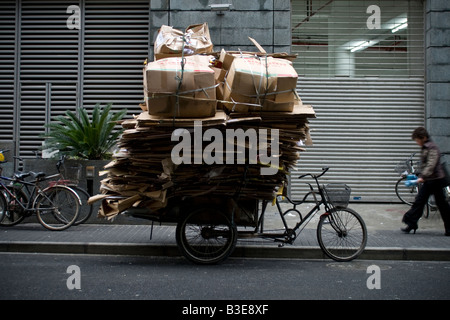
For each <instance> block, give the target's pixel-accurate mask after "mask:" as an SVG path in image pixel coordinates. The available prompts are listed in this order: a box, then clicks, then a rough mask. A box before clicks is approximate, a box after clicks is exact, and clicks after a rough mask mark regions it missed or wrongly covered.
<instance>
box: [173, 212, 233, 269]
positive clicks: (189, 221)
mask: <svg viewBox="0 0 450 320" xmlns="http://www.w3.org/2000/svg"><path fill="white" fill-rule="evenodd" d="M176 240H177V245H178V248H179V249H180V251H181V253H182V254H183V255H184V256H185V257H186V258H187V259H188V260H190V261H192V262H194V263H197V264H215V263H219V262H222V261H223V260H225V259H226V258H228V256H229V255H230V254H231V253H232V252H233V250H234V248H235V247H236V242H237V228H236V225H235V224H234V223H233V222H232V221H231V219H230V217H229V216H228V215H227V214H225V213H224V212H223V211H221V210H220V209H219V208H212V207H204V208H196V209H194V210H193V211H192V212H191V213H189V214H188V215H187V216H186V217H185V218H184V219H182V220H181V221H180V222H178V224H177V229H176Z"/></svg>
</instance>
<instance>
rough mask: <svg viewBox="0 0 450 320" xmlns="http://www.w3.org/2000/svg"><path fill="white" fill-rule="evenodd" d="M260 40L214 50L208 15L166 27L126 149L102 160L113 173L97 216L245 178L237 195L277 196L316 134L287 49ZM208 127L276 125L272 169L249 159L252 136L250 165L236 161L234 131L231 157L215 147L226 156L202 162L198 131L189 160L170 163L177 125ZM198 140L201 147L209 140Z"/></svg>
mask: <svg viewBox="0 0 450 320" xmlns="http://www.w3.org/2000/svg"><path fill="white" fill-rule="evenodd" d="M180 39H182V40H180ZM187 39H188V40H187ZM180 41H181V42H180ZM183 41H184V42H183ZM256 45H257V47H258V48H260V52H256V53H248V52H246V53H241V52H226V51H224V50H222V51H221V52H220V53H212V52H211V51H212V43H211V41H210V39H209V31H208V28H207V24H202V25H195V26H190V27H188V28H187V31H185V32H184V33H183V32H180V31H177V30H174V29H173V28H170V27H167V26H163V27H162V28H161V30H160V34H159V35H158V38H157V39H156V41H155V61H153V62H150V63H148V64H146V65H145V67H144V72H143V78H144V85H143V87H144V97H145V104H141V108H142V109H143V112H142V113H141V114H140V115H139V116H136V117H135V118H134V119H130V120H125V121H123V123H122V126H123V127H124V129H125V131H124V133H123V134H122V136H121V137H120V139H119V141H118V147H119V149H120V152H118V153H117V154H115V156H114V160H113V161H112V162H111V163H109V164H108V165H107V166H106V167H105V169H106V171H107V172H108V176H107V178H106V179H104V180H103V181H102V184H101V188H100V191H101V194H100V195H97V196H94V197H92V198H91V200H90V201H91V202H94V201H96V200H102V205H101V208H100V211H99V216H102V217H107V218H112V217H114V216H116V215H117V214H119V213H120V212H123V211H125V210H127V209H130V208H144V209H148V210H149V212H151V214H152V215H155V214H156V215H158V214H164V209H165V208H166V207H167V205H168V203H169V202H170V201H171V200H174V201H175V200H176V199H179V198H186V197H200V196H203V197H204V196H206V197H210V196H216V195H218V196H233V195H234V194H235V192H236V190H237V188H239V187H240V186H242V189H241V193H240V199H266V200H271V199H272V198H273V196H274V194H275V192H276V191H277V189H278V188H279V187H280V186H281V185H282V184H283V183H286V182H287V175H288V174H289V170H290V169H292V168H293V167H294V166H295V164H296V163H297V161H298V159H299V152H300V151H303V149H302V148H301V147H300V146H299V144H298V143H299V141H306V143H307V144H308V142H310V137H309V126H308V118H311V117H315V113H314V110H313V109H312V107H311V106H309V105H303V104H302V102H301V100H300V98H299V97H298V96H297V94H296V92H295V88H296V84H297V78H298V76H297V73H296V72H295V70H294V69H293V67H292V64H291V62H290V61H289V60H288V59H284V58H285V57H286V56H288V55H286V54H267V53H265V52H261V51H263V50H262V48H261V47H260V46H259V45H258V44H257V43H256ZM198 52H201V53H206V54H207V55H205V54H201V55H200V54H198ZM180 56H181V57H180ZM279 57H282V58H279ZM211 62H215V63H214V65H213V66H212V65H211ZM199 123H200V124H201V128H200V129H199V127H198V124H199ZM208 129H215V130H216V131H215V132H216V133H217V132H220V133H221V134H222V137H226V134H227V129H232V130H243V131H244V132H246V131H247V130H249V129H252V130H256V132H260V131H259V130H260V129H267V130H266V131H267V132H271V130H273V129H277V130H278V133H279V138H278V139H279V154H276V155H275V156H276V157H277V160H279V161H277V168H276V170H275V172H274V174H270V175H262V174H261V168H262V167H267V166H268V165H271V164H267V163H266V164H264V163H262V162H261V161H259V160H257V159H250V154H251V153H250V150H249V149H250V146H249V143H244V149H245V152H244V154H245V155H247V159H246V161H247V163H248V162H250V164H249V165H245V164H237V163H238V161H237V158H238V151H237V150H241V152H242V148H241V149H239V148H238V147H239V146H240V147H242V141H238V140H237V139H236V140H234V141H233V142H232V144H233V145H234V149H233V150H236V151H235V154H234V155H233V157H235V158H234V160H235V161H233V162H232V163H229V162H228V161H226V159H227V158H226V157H227V152H224V153H223V154H221V157H223V158H220V156H217V155H216V157H219V158H216V160H217V159H221V160H222V161H215V162H214V163H212V164H211V163H206V161H205V159H203V158H202V155H203V152H202V151H203V149H202V150H200V152H197V151H198V150H197V149H195V148H196V146H195V143H194V138H192V141H191V144H192V149H191V151H192V153H191V154H190V156H191V157H190V159H191V160H190V162H188V163H186V162H184V163H180V164H178V165H176V164H174V161H173V158H172V156H173V154H172V151H173V150H174V147H176V146H177V144H178V143H179V141H177V139H174V136H175V137H176V136H177V135H179V134H180V132H181V133H183V134H186V132H188V133H189V134H190V136H193V135H194V134H197V133H198V132H197V131H196V130H201V132H200V135H203V133H204V132H205V131H206V130H208ZM177 130H187V131H177ZM271 138H272V137H269V139H268V141H267V146H266V147H267V150H266V151H267V152H268V154H271V152H272V144H273V140H271ZM172 140H175V141H172ZM202 141H203V140H202ZM210 141H211V140H210ZM202 143H203V145H202V147H203V148H204V147H205V146H207V145H208V142H206V141H203V142H202ZM239 144H241V145H239ZM228 156H229V155H228ZM199 157H200V159H199ZM244 177H245V179H244ZM144 211H145V210H144Z"/></svg>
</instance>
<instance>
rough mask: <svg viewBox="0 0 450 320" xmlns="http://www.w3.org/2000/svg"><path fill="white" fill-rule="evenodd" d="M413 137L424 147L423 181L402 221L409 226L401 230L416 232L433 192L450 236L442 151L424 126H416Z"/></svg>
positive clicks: (421, 158) (419, 180)
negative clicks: (444, 189)
mask: <svg viewBox="0 0 450 320" xmlns="http://www.w3.org/2000/svg"><path fill="white" fill-rule="evenodd" d="M412 139H413V140H414V141H415V142H416V143H417V144H418V145H419V146H420V147H422V151H421V155H420V160H421V170H420V174H419V179H418V180H417V182H418V183H422V186H421V187H420V189H419V193H418V195H417V197H416V199H415V201H414V203H413V205H412V207H411V209H410V210H408V212H406V213H405V215H404V216H403V219H402V222H404V223H405V224H406V225H407V226H406V227H405V228H402V229H401V230H402V231H403V232H405V233H409V232H410V231H411V230H413V231H414V233H416V230H417V227H418V225H417V222H418V221H419V219H420V217H421V216H422V213H423V209H424V207H425V205H426V203H427V201H428V198H429V197H430V195H432V194H433V195H434V198H435V200H436V205H437V207H438V209H439V211H440V213H441V217H442V220H443V221H444V227H445V235H446V236H450V206H449V204H448V202H447V200H446V199H445V194H444V191H443V188H444V187H445V173H444V169H443V167H442V164H441V152H440V151H439V148H438V146H437V145H436V144H435V143H434V142H433V141H431V139H430V136H429V134H428V132H427V130H426V129H425V128H424V127H419V128H416V129H415V130H414V132H413V133H412Z"/></svg>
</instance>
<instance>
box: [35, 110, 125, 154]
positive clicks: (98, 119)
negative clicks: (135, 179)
mask: <svg viewBox="0 0 450 320" xmlns="http://www.w3.org/2000/svg"><path fill="white" fill-rule="evenodd" d="M111 106H112V104H111V103H109V104H107V105H106V107H105V108H101V107H100V104H96V105H95V107H94V109H93V110H92V117H91V118H90V117H89V115H88V112H87V110H86V109H84V108H81V107H79V108H78V115H77V114H76V113H74V112H72V111H70V110H67V111H66V112H65V116H57V117H55V118H54V120H55V121H54V122H52V123H50V124H48V125H47V126H46V127H47V128H48V129H49V132H48V133H47V134H46V135H45V138H46V140H45V143H44V148H46V149H48V150H50V151H51V150H58V151H59V154H61V155H66V156H68V157H69V158H73V159H85V160H105V159H109V158H111V149H112V147H113V146H114V145H115V144H116V139H117V138H118V137H119V135H120V134H121V133H122V131H123V129H121V130H114V129H115V128H114V127H115V125H116V124H117V121H119V120H121V119H122V118H123V116H124V115H125V114H126V110H125V109H124V110H121V111H118V112H111Z"/></svg>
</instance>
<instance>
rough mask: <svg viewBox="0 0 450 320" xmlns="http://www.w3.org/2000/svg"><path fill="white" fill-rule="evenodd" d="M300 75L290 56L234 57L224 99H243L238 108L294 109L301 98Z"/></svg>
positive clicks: (236, 108) (241, 109) (289, 110)
mask: <svg viewBox="0 0 450 320" xmlns="http://www.w3.org/2000/svg"><path fill="white" fill-rule="evenodd" d="M297 78H298V75H297V72H296V71H295V69H294V68H293V67H292V64H291V63H290V62H289V61H287V60H284V59H278V58H273V57H267V56H266V57H259V58H257V57H234V59H233V62H232V64H231V67H230V70H229V71H228V74H227V76H226V81H225V86H224V94H223V100H226V101H234V102H238V103H242V104H238V105H236V106H233V110H234V111H236V112H246V110H254V109H255V108H256V109H258V110H259V109H261V111H286V112H291V111H292V110H293V107H294V101H295V100H296V99H297V95H296V92H295V90H296V86H297ZM245 104H247V106H246V105H245ZM257 105H260V106H261V107H258V106H257ZM226 106H227V108H230V107H231V105H230V104H227V105H226Z"/></svg>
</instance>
